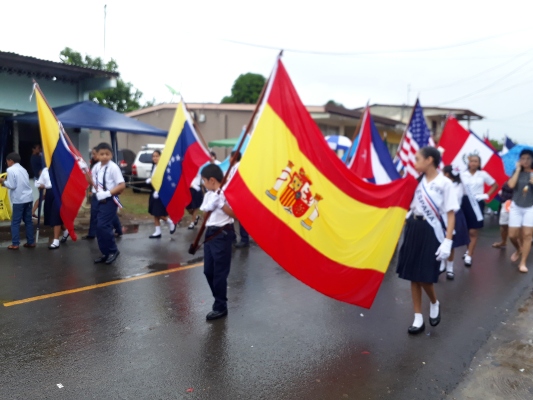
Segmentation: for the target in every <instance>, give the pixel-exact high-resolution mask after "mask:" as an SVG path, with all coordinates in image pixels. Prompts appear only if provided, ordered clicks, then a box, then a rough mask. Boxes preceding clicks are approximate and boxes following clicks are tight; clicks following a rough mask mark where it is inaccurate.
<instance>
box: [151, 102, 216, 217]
mask: <svg viewBox="0 0 533 400" xmlns="http://www.w3.org/2000/svg"><path fill="white" fill-rule="evenodd" d="M208 161H209V151H208V150H207V149H206V148H205V146H204V145H203V143H202V141H201V140H200V137H199V136H198V133H197V132H196V130H195V129H194V125H193V123H192V121H191V118H190V115H189V113H188V112H187V110H186V108H185V105H184V104H183V101H180V103H179V104H178V107H177V108H176V114H174V120H173V121H172V125H171V126H170V131H169V132H168V136H167V140H166V142H165V148H164V149H163V152H162V153H161V158H160V159H159V163H158V164H157V167H156V169H155V171H154V175H153V177H152V186H153V187H154V189H155V190H157V191H158V192H159V198H160V199H161V201H162V202H163V204H164V205H165V207H166V209H167V213H168V215H169V216H170V219H172V221H174V222H176V223H177V222H178V221H179V220H180V219H181V218H182V217H183V212H184V210H185V207H186V206H187V204H189V203H190V202H191V193H190V190H189V188H190V186H191V183H192V181H193V179H194V178H195V177H196V175H197V174H198V171H199V169H200V167H201V166H202V165H204V164H205V163H206V162H208Z"/></svg>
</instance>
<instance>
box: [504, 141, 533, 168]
mask: <svg viewBox="0 0 533 400" xmlns="http://www.w3.org/2000/svg"><path fill="white" fill-rule="evenodd" d="M524 149H528V150H531V151H533V147H531V146H526V145H523V144H517V145H516V146H514V147H513V148H511V149H510V150H509V151H508V152H507V153H506V154H504V155H503V156H502V160H503V166H504V168H505V173H506V174H507V175H508V176H511V175H513V172H514V170H515V168H516V162H517V161H518V159H519V158H520V152H521V151H522V150H524Z"/></svg>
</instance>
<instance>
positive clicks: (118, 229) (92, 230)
mask: <svg viewBox="0 0 533 400" xmlns="http://www.w3.org/2000/svg"><path fill="white" fill-rule="evenodd" d="M91 161H92V160H91ZM98 164H99V163H95V164H94V165H93V167H92V168H91V175H92V176H93V177H94V176H95V173H96V168H95V167H96V165H98ZM95 183H96V181H95ZM91 193H92V195H91V218H90V220H89V232H88V233H87V236H86V238H88V239H92V238H95V237H96V215H97V214H98V199H97V198H96V189H95V187H94V186H93V187H91ZM113 229H114V230H115V233H116V234H117V235H119V236H121V235H122V225H121V223H120V219H119V218H118V215H115V218H114V219H113Z"/></svg>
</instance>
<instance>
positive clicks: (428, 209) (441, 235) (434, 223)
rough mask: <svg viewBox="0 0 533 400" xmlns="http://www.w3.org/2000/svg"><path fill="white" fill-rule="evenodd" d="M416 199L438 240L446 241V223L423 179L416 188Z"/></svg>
mask: <svg viewBox="0 0 533 400" xmlns="http://www.w3.org/2000/svg"><path fill="white" fill-rule="evenodd" d="M415 201H416V202H417V203H418V204H419V206H420V209H421V210H423V212H424V217H425V218H426V221H427V222H428V223H429V224H430V225H431V227H432V228H433V230H434V231H435V237H436V238H437V240H438V241H439V242H441V243H442V242H444V239H445V238H446V224H445V222H444V219H443V218H442V216H441V215H440V213H439V208H438V207H437V205H436V204H435V202H434V201H433V199H432V198H431V196H430V195H429V192H428V190H427V188H426V185H424V182H423V181H422V182H421V184H420V185H418V187H417V188H416V192H415Z"/></svg>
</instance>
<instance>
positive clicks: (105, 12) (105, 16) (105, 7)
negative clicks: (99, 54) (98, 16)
mask: <svg viewBox="0 0 533 400" xmlns="http://www.w3.org/2000/svg"><path fill="white" fill-rule="evenodd" d="M106 22H107V4H105V5H104V62H105V33H106V32H105V29H106Z"/></svg>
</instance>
